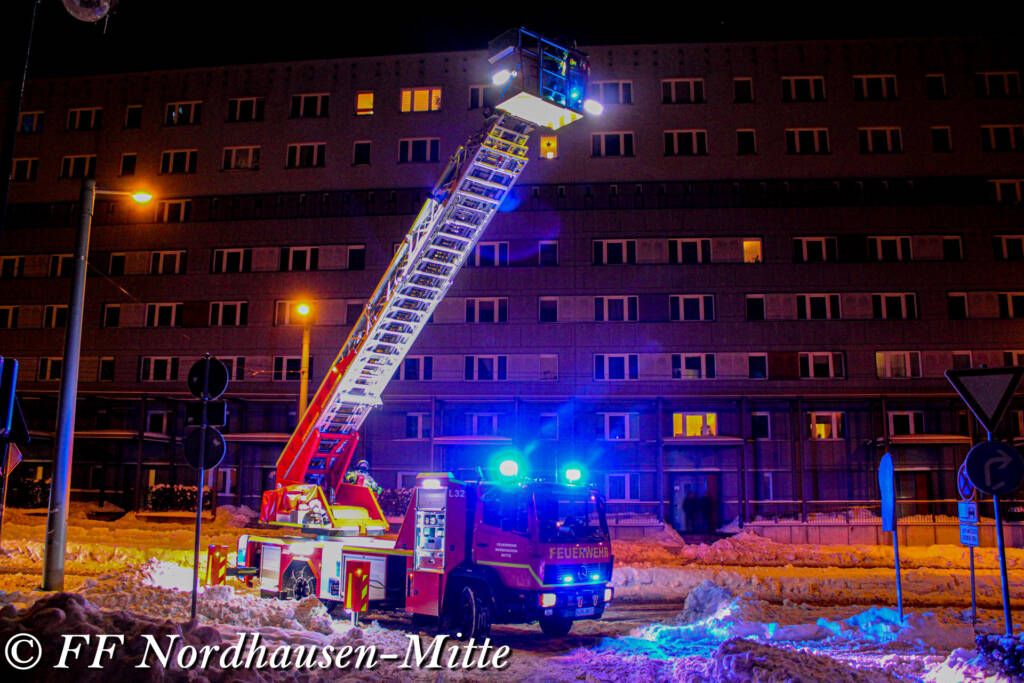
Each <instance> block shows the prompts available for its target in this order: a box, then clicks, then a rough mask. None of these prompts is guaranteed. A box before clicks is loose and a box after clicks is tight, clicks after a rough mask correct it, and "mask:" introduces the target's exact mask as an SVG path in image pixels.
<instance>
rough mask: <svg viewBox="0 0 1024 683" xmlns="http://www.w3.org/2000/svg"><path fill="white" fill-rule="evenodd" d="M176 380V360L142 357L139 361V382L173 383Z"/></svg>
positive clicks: (160, 357) (166, 357)
mask: <svg viewBox="0 0 1024 683" xmlns="http://www.w3.org/2000/svg"><path fill="white" fill-rule="evenodd" d="M177 379H178V359H177V358H172V357H168V356H143V357H142V358H140V359H139V381H140V382H173V381H175V380H177Z"/></svg>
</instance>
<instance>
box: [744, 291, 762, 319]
mask: <svg viewBox="0 0 1024 683" xmlns="http://www.w3.org/2000/svg"><path fill="white" fill-rule="evenodd" d="M745 303H746V312H747V321H748V322H749V321H757V320H765V317H766V315H765V314H766V311H765V302H764V294H747V296H746V298H745Z"/></svg>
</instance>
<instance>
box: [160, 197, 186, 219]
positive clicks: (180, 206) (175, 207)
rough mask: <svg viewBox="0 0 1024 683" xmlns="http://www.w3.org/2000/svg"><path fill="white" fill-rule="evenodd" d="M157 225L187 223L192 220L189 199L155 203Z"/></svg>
mask: <svg viewBox="0 0 1024 683" xmlns="http://www.w3.org/2000/svg"><path fill="white" fill-rule="evenodd" d="M154 220H155V222H157V223H187V222H188V221H190V220H192V200H191V199H168V200H164V201H159V202H157V203H156V216H155V218H154Z"/></svg>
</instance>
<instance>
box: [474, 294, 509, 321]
mask: <svg viewBox="0 0 1024 683" xmlns="http://www.w3.org/2000/svg"><path fill="white" fill-rule="evenodd" d="M466 322H467V323H505V322H508V299H507V298H505V297H491V298H469V299H466Z"/></svg>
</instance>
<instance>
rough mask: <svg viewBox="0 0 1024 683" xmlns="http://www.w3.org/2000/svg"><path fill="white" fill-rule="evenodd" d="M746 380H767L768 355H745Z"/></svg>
mask: <svg viewBox="0 0 1024 683" xmlns="http://www.w3.org/2000/svg"><path fill="white" fill-rule="evenodd" d="M747 378H748V379H768V354H766V353H749V354H747Z"/></svg>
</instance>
